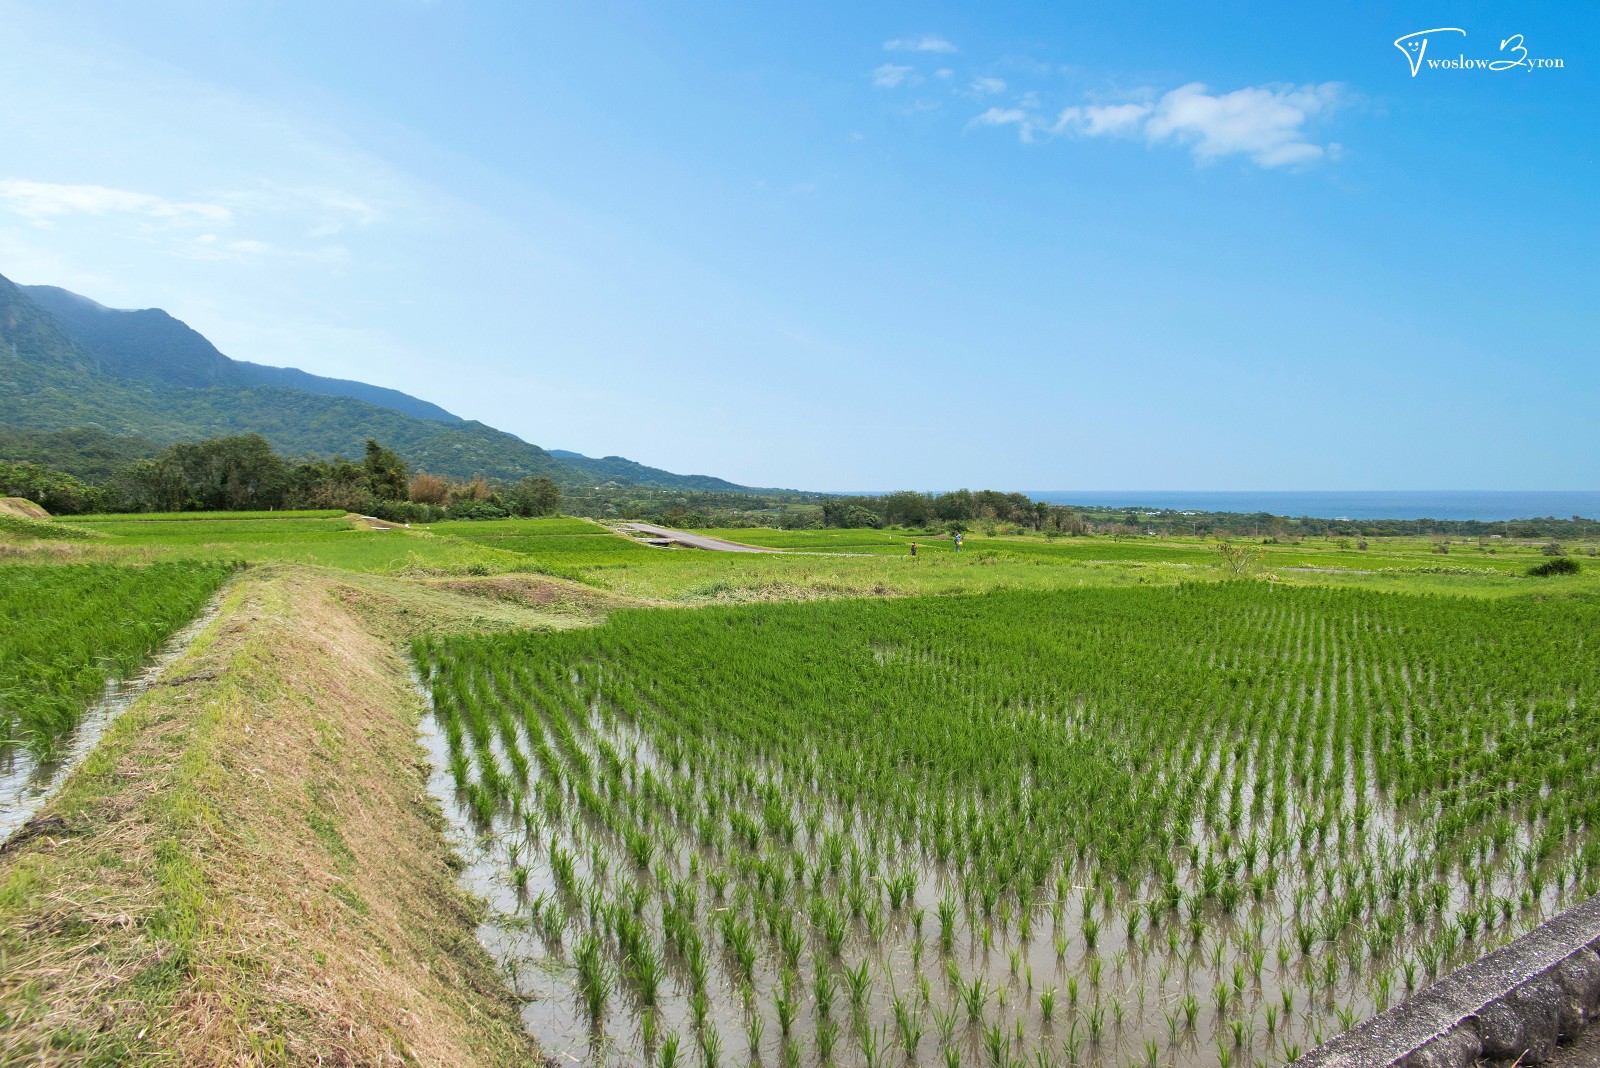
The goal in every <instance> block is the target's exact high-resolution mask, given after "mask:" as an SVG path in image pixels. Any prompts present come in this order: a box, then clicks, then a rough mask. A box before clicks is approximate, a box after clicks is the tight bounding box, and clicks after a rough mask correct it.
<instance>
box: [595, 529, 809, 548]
mask: <svg viewBox="0 0 1600 1068" xmlns="http://www.w3.org/2000/svg"><path fill="white" fill-rule="evenodd" d="M618 526H619V527H620V528H621V529H622V530H632V531H636V532H637V533H640V534H648V535H649V536H650V537H652V538H659V539H661V540H662V541H670V542H673V543H675V544H678V545H686V546H688V547H689V548H691V549H709V550H710V551H712V552H717V553H775V552H777V551H778V550H777V549H763V548H760V547H759V546H756V545H740V544H738V543H737V542H731V541H723V540H722V539H721V538H707V537H704V536H702V535H700V534H688V533H685V532H684V531H681V530H668V529H667V528H666V527H658V526H655V525H654V524H651V523H619V524H618Z"/></svg>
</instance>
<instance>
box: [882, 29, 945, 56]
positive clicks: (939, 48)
mask: <svg viewBox="0 0 1600 1068" xmlns="http://www.w3.org/2000/svg"><path fill="white" fill-rule="evenodd" d="M883 47H884V48H885V49H886V50H887V51H890V52H955V51H957V49H956V46H955V45H953V44H951V43H950V42H949V41H947V40H945V39H944V38H943V37H940V36H939V35H938V34H933V33H924V34H920V35H918V36H916V37H897V38H896V39H894V40H893V41H885V42H883Z"/></svg>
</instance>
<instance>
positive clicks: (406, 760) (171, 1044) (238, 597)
mask: <svg viewBox="0 0 1600 1068" xmlns="http://www.w3.org/2000/svg"><path fill="white" fill-rule="evenodd" d="M329 585H330V584H329V583H328V581H327V578H326V576H325V575H324V574H323V573H321V572H319V571H316V570H313V569H305V568H298V567H291V566H272V567H263V568H254V569H251V570H250V571H247V572H245V573H244V575H242V576H241V577H240V578H239V579H238V580H237V581H236V582H235V584H234V586H233V587H232V588H231V590H230V591H229V593H228V595H227V597H226V598H225V600H224V602H223V605H222V609H221V613H220V615H219V617H218V619H217V620H216V622H214V623H213V624H212V625H211V626H210V627H208V628H207V629H206V630H205V631H203V632H202V633H201V634H200V636H199V637H198V638H197V639H196V640H195V642H194V644H193V645H192V647H191V648H190V650H189V651H188V652H187V653H186V654H184V655H183V656H181V657H180V658H178V659H177V660H176V661H174V662H173V663H172V664H171V665H170V666H169V667H168V668H167V670H166V671H165V672H163V673H162V675H161V676H160V677H159V678H158V680H157V682H156V683H155V685H153V686H152V687H151V689H150V690H149V691H148V692H147V693H146V694H145V695H144V696H143V697H141V698H140V699H139V700H138V701H136V702H135V703H134V704H133V705H132V707H130V708H129V709H128V711H127V712H125V713H124V714H123V715H122V716H121V717H120V718H119V719H117V721H116V722H115V723H114V724H113V725H112V727H111V728H110V729H109V730H108V731H107V732H106V735H105V737H104V738H103V739H102V741H101V743H100V745H99V746H98V747H97V748H96V749H95V750H94V752H93V753H91V754H90V756H89V757H88V759H86V760H85V761H84V763H83V765H82V766H81V767H80V768H79V769H78V770H77V771H76V772H75V773H74V774H73V775H72V776H71V777H70V778H69V779H68V781H67V783H66V785H65V787H64V788H63V790H62V791H61V793H60V794H59V795H58V796H57V797H56V798H55V799H54V800H53V801H52V802H51V803H50V804H48V805H47V806H46V807H45V808H44V810H43V811H42V812H41V813H40V814H39V816H38V817H36V819H35V820H33V821H32V822H30V823H29V824H28V825H26V826H25V827H24V828H23V830H22V831H20V832H18V834H17V836H16V837H14V838H13V840H12V841H11V842H10V843H8V845H7V847H6V848H5V849H4V851H3V852H0V959H3V960H4V962H5V964H4V967H0V1021H3V1023H0V1065H10V1064H18V1065H21V1064H28V1065H40V1066H54V1065H67V1064H73V1065H78V1064H162V1065H202V1066H211V1065H215V1066H218V1068H221V1066H223V1065H230V1066H231V1065H266V1064H273V1065H313V1064H343V1065H374V1066H376V1065H401V1064H405V1065H430V1066H439V1068H444V1066H455V1065H463V1066H470V1068H510V1066H513V1065H527V1064H534V1063H537V1059H536V1058H537V1054H536V1051H535V1050H534V1049H533V1047H532V1044H531V1043H530V1041H529V1040H528V1038H527V1037H526V1035H525V1034H524V1032H523V1031H522V1028H521V1026H520V1022H519V1018H518V1015H517V1006H516V1005H515V1004H513V1003H512V1001H511V999H510V996H509V995H508V994H507V993H506V991H505V988H504V985H503V984H502V983H501V981H500V979H499V976H498V974H497V972H496V971H495V968H494V965H493V963H492V961H491V960H490V959H489V957H488V955H487V953H486V952H485V951H484V949H483V948H482V946H481V945H479V943H478V941H477V939H476V937H475V928H476V918H475V912H474V907H473V905H472V904H471V902H470V901H469V900H468V899H467V898H466V897H465V895H464V894H463V893H462V892H461V891H460V890H459V889H458V888H457V886H456V883H455V871H454V869H453V867H452V864H453V861H452V858H451V856H450V854H449V853H448V850H447V848H446V846H445V842H444V838H443V835H442V833H441V830H442V819H443V818H442V815H441V814H440V813H439V811H438V808H437V806H436V805H435V804H434V803H433V802H432V800H431V799H430V797H429V795H428V793H427V789H426V772H425V769H424V766H423V765H422V760H423V754H422V751H421V749H420V748H419V746H418V742H417V734H416V730H417V722H418V717H419V716H420V714H421V712H422V700H421V698H420V696H419V695H418V694H417V693H416V692H415V690H414V689H413V688H412V686H411V684H410V680H409V676H408V674H407V666H406V663H405V661H404V660H403V659H402V658H401V656H400V655H399V653H398V651H397V643H395V642H391V641H389V640H387V639H385V638H380V637H379V636H378V635H377V634H375V633H374V631H373V630H372V629H371V628H370V626H369V625H366V624H365V623H364V621H363V619H362V618H360V617H358V615H357V614H356V613H355V612H353V611H352V606H350V605H347V604H346V603H345V602H344V600H343V599H342V598H341V597H340V596H337V595H336V594H335V593H334V592H332V591H331V590H330V589H329ZM357 592H360V591H357ZM446 593H448V591H445V592H443V593H440V594H438V596H444V595H445V594H446Z"/></svg>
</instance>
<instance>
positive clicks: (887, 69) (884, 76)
mask: <svg viewBox="0 0 1600 1068" xmlns="http://www.w3.org/2000/svg"><path fill="white" fill-rule="evenodd" d="M910 76H911V68H910V67H902V66H898V65H896V64H894V63H885V64H884V65H883V66H881V67H877V68H875V69H874V70H873V72H872V84H873V85H876V86H877V87H878V88H879V89H893V88H894V87H895V86H897V85H900V84H901V83H903V82H904V81H905V80H906V79H907V78H909V77H910Z"/></svg>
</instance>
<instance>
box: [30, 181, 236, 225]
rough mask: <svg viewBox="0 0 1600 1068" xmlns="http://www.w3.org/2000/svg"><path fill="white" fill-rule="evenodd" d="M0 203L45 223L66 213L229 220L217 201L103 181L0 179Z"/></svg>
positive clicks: (178, 220)
mask: <svg viewBox="0 0 1600 1068" xmlns="http://www.w3.org/2000/svg"><path fill="white" fill-rule="evenodd" d="M0 204H3V205H4V206H5V207H6V208H7V209H8V210H10V211H12V212H14V213H15V214H17V215H21V216H22V217H23V218H25V219H30V220H33V221H34V222H36V223H46V224H48V223H49V222H50V220H52V219H54V218H57V217H60V216H66V215H134V216H140V217H142V218H144V219H146V220H151V221H157V222H162V223H166V224H172V225H185V224H190V225H194V224H204V225H214V224H216V223H226V222H229V221H231V220H232V218H233V213H232V212H231V211H229V210H228V209H227V208H225V207H223V206H222V205H220V204H207V203H201V202H196V201H179V200H168V199H167V198H165V197H160V196H156V195H154V194H152V193H137V192H132V191H130V190H127V189H112V188H110V187H109V186H103V185H61V184H58V183H54V182H29V181H24V180H21V179H15V178H7V179H0Z"/></svg>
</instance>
